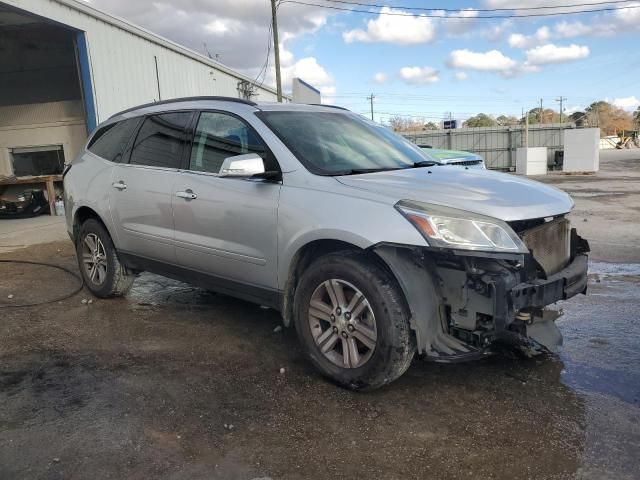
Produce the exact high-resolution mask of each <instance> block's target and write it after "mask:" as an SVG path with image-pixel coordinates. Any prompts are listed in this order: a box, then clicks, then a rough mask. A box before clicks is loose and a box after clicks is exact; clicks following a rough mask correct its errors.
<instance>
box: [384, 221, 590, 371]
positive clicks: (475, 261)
mask: <svg viewBox="0 0 640 480" xmlns="http://www.w3.org/2000/svg"><path fill="white" fill-rule="evenodd" d="M509 226H510V227H511V229H512V231H513V232H515V233H516V234H517V235H518V237H519V238H520V239H521V240H522V242H523V244H524V245H526V247H527V249H528V251H529V252H528V253H521V252H518V253H494V252H481V251H470V250H459V249H446V248H433V247H409V246H407V247H404V246H398V245H389V244H380V245H377V246H376V247H374V251H375V252H376V253H377V254H378V255H379V256H380V257H381V258H382V259H383V260H384V261H385V262H386V263H387V265H388V266H389V268H390V269H391V270H392V271H393V273H394V275H395V277H396V278H397V279H398V282H399V283H400V286H401V288H402V289H403V291H404V293H405V297H406V299H407V304H408V308H409V310H410V312H411V324H412V328H413V329H414V330H415V333H416V339H417V343H418V351H419V352H420V353H423V354H425V355H426V356H427V357H428V358H429V359H431V360H434V361H440V362H455V361H462V360H471V359H474V358H478V357H481V356H484V355H486V354H488V353H491V352H492V351H493V350H494V349H495V348H496V347H497V346H498V345H504V344H507V345H509V346H513V347H516V348H518V349H519V350H521V351H523V352H524V353H525V354H526V355H535V354H537V353H540V352H542V351H546V350H548V351H556V350H557V349H558V347H559V346H560V345H561V344H562V335H561V334H560V331H559V330H558V328H557V327H556V325H555V320H556V318H558V317H559V316H560V315H561V314H562V312H561V310H557V309H550V308H547V307H548V306H549V305H552V304H554V303H556V302H557V301H559V300H566V299H568V298H571V297H573V296H574V295H577V294H579V293H586V289H587V252H589V245H588V243H587V242H586V240H584V239H582V238H581V237H579V236H578V235H577V233H576V230H575V229H571V228H570V226H569V221H568V220H567V219H566V218H565V217H564V215H559V216H557V217H555V218H546V219H535V220H528V221H518V222H510V223H509Z"/></svg>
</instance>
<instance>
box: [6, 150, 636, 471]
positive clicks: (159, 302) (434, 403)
mask: <svg viewBox="0 0 640 480" xmlns="http://www.w3.org/2000/svg"><path fill="white" fill-rule="evenodd" d="M604 167H605V172H604V173H603V174H602V178H603V180H602V181H601V182H599V181H598V180H597V179H596V180H593V179H594V178H597V177H589V178H590V180H588V182H590V187H589V188H590V189H591V190H601V191H605V192H606V191H607V189H608V187H607V186H606V185H607V183H606V182H609V181H611V182H613V183H614V185H615V186H616V188H617V189H618V190H621V191H622V190H624V191H625V193H626V195H625V197H626V201H627V202H630V203H628V204H625V203H615V202H613V201H611V202H610V203H604V202H600V203H598V202H595V203H594V201H593V197H589V196H583V197H579V196H578V197H576V211H575V212H574V214H573V217H574V222H575V223H578V222H579V221H582V220H581V218H582V217H584V218H588V221H587V222H584V224H585V225H589V228H590V229H592V230H593V232H592V233H593V236H594V237H595V238H596V239H597V241H600V239H601V240H602V242H606V243H602V244H600V246H598V247H595V246H594V250H595V252H594V261H593V262H592V263H591V265H590V277H589V294H588V296H586V297H584V296H580V297H577V298H574V299H571V300H570V301H568V302H564V304H563V305H562V308H563V309H564V312H565V315H564V317H562V318H561V319H560V320H559V322H558V323H559V326H560V329H561V331H562V333H563V335H564V338H565V345H564V348H563V351H562V353H561V354H560V355H559V356H548V357H543V358H537V359H533V360H521V359H513V358H508V357H505V356H497V357H493V358H490V359H487V360H485V361H482V362H477V363H472V364H463V365H439V364H432V363H425V362H421V361H416V362H414V364H413V365H412V366H411V368H410V369H409V371H408V372H407V373H406V374H405V375H404V376H403V377H402V378H401V379H400V380H398V381H397V382H395V383H393V384H392V385H390V386H388V387H385V388H384V389H381V390H379V391H376V392H372V393H367V394H356V393H352V392H348V391H345V390H342V389H339V388H337V387H335V386H333V385H332V384H330V383H327V382H326V381H324V380H323V379H322V378H320V377H319V376H318V375H317V374H316V373H315V371H314V370H313V369H312V368H311V366H310V365H309V364H308V363H307V362H306V361H305V360H304V358H303V356H302V354H301V352H300V350H299V348H298V345H297V342H296V338H295V334H294V332H292V331H287V330H285V331H283V332H274V328H275V327H276V326H278V325H279V323H280V322H279V317H278V315H277V314H276V313H275V312H273V311H271V310H264V309H261V308H260V307H258V306H254V305H251V304H248V303H245V302H241V301H238V300H234V299H231V298H228V297H225V296H222V295H215V294H210V293H207V292H204V291H202V290H198V289H194V288H192V287H190V286H188V285H185V284H181V283H179V282H175V281H171V280H167V279H164V278H161V277H157V276H154V275H149V274H143V275H142V276H141V277H140V278H139V279H138V280H137V281H136V283H135V284H134V288H133V290H132V291H131V293H130V294H129V295H128V296H127V297H126V298H123V299H116V300H98V299H94V298H92V297H91V296H90V295H89V294H87V293H86V292H83V293H80V294H78V295H76V296H73V297H71V298H69V299H67V300H63V301H61V302H54V303H53V304H49V305H46V306H42V307H33V308H25V309H14V308H0V479H5V478H6V479H12V478H21V479H22V478H34V479H62V478H64V479H85V478H95V479H102V478H114V479H121V478H134V479H148V478H166V479H217V478H221V479H227V478H228V479H236V478H237V479H251V478H263V477H270V478H274V479H280V478H287V479H297V478H301V479H302V478H318V479H325V478H356V477H357V478H442V479H446V478H496V479H515V478H553V479H563V478H592V479H601V478H612V479H614V478H615V479H632V478H638V477H639V475H638V473H637V472H639V471H640V367H639V365H640V313H639V312H640V295H639V294H640V249H638V248H637V247H636V248H635V249H634V248H633V247H634V245H636V246H637V245H640V242H638V240H640V228H638V227H639V226H640V221H638V220H639V219H638V216H640V210H635V213H634V210H633V206H634V205H635V203H634V202H636V201H637V198H636V197H635V195H637V193H631V194H629V193H628V192H634V191H635V192H638V191H640V178H638V179H636V178H635V177H633V176H631V177H629V178H626V179H625V180H620V179H618V180H611V178H610V176H609V175H610V173H609V172H610V171H611V170H609V168H611V169H614V170H615V169H616V168H617V167H618V162H615V163H612V165H610V166H608V165H604ZM632 167H634V166H633V165H632ZM634 168H637V169H638V171H640V163H639V164H638V166H637V167H634ZM615 176H616V178H618V177H620V175H619V174H616V175H615ZM574 179H575V177H564V179H563V178H557V179H556V178H555V177H553V178H551V179H550V180H549V181H551V182H552V183H555V184H556V185H557V186H559V187H561V188H567V189H573V190H579V189H580V188H583V183H580V182H577V181H575V180H574ZM619 183H624V184H625V186H624V188H622V187H620V186H619V185H618V184H619ZM603 205H607V206H608V208H607V209H606V215H603V214H602V213H601V210H600V208H603V207H602V206H603ZM602 219H604V220H606V221H607V222H608V225H613V227H611V228H612V230H611V231H610V233H609V234H608V235H607V233H606V232H601V231H600V230H599V229H598V228H596V227H595V225H596V224H597V222H598V221H600V220H602ZM626 222H634V225H635V227H634V228H632V229H629V230H630V231H627V230H625V228H626V227H625V225H626ZM620 223H625V225H619V224H620ZM582 226H583V225H578V227H579V228H581V227H582ZM632 230H637V231H635V233H634V231H632ZM611 232H626V233H625V235H628V237H625V239H624V242H619V241H616V239H615V238H613V237H614V235H613V234H612V233H611ZM615 243H624V246H616V245H611V244H615ZM0 258H5V259H6V258H11V259H28V260H41V261H51V262H55V263H56V264H59V265H64V266H68V267H70V268H71V269H75V256H74V254H73V250H72V248H71V245H70V243H69V242H54V243H47V244H42V245H35V246H31V247H28V248H23V249H18V250H15V251H13V252H11V253H4V254H0ZM620 258H624V260H623V261H621V260H619V259H620ZM45 279H48V280H49V281H48V282H45ZM74 282H75V279H74V278H73V277H72V276H70V275H69V274H67V273H64V272H62V271H59V270H49V269H45V268H44V267H37V266H31V265H19V264H5V263H0V305H1V304H8V303H18V302H28V301H30V300H34V299H43V298H54V297H56V296H58V295H59V294H62V293H64V292H65V291H67V290H68V289H70V288H72V287H73V285H74ZM8 295H14V297H13V298H11V299H9V298H8ZM83 299H87V300H92V303H90V304H89V303H82V300H83ZM281 368H284V369H285V371H284V373H280V369H281Z"/></svg>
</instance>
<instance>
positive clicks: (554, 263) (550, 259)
mask: <svg viewBox="0 0 640 480" xmlns="http://www.w3.org/2000/svg"><path fill="white" fill-rule="evenodd" d="M522 241H523V242H524V244H525V245H526V246H527V248H528V249H529V250H531V253H532V254H533V258H535V259H536V261H537V262H538V263H539V264H540V266H541V267H542V268H543V269H544V271H545V273H546V274H547V275H553V274H554V273H557V272H559V271H560V270H562V269H563V268H564V267H565V266H566V265H567V264H568V263H569V258H570V256H571V251H570V226H569V220H567V219H566V218H557V219H555V220H552V221H551V222H547V223H545V224H543V225H539V226H537V227H533V228H530V229H529V230H525V231H524V232H523V233H522Z"/></svg>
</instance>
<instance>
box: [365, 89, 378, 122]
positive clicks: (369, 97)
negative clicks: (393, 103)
mask: <svg viewBox="0 0 640 480" xmlns="http://www.w3.org/2000/svg"><path fill="white" fill-rule="evenodd" d="M374 98H376V96H375V95H374V94H373V93H372V94H371V95H370V96H368V97H367V100H369V101H370V102H371V121H372V122H374V121H375V120H374V119H373V99H374Z"/></svg>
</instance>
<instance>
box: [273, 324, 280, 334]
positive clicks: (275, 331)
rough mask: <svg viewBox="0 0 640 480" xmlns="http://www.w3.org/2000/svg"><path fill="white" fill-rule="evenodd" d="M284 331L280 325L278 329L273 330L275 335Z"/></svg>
mask: <svg viewBox="0 0 640 480" xmlns="http://www.w3.org/2000/svg"><path fill="white" fill-rule="evenodd" d="M281 331H282V325H278V326H277V327H276V328H274V329H273V333H280V332H281Z"/></svg>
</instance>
